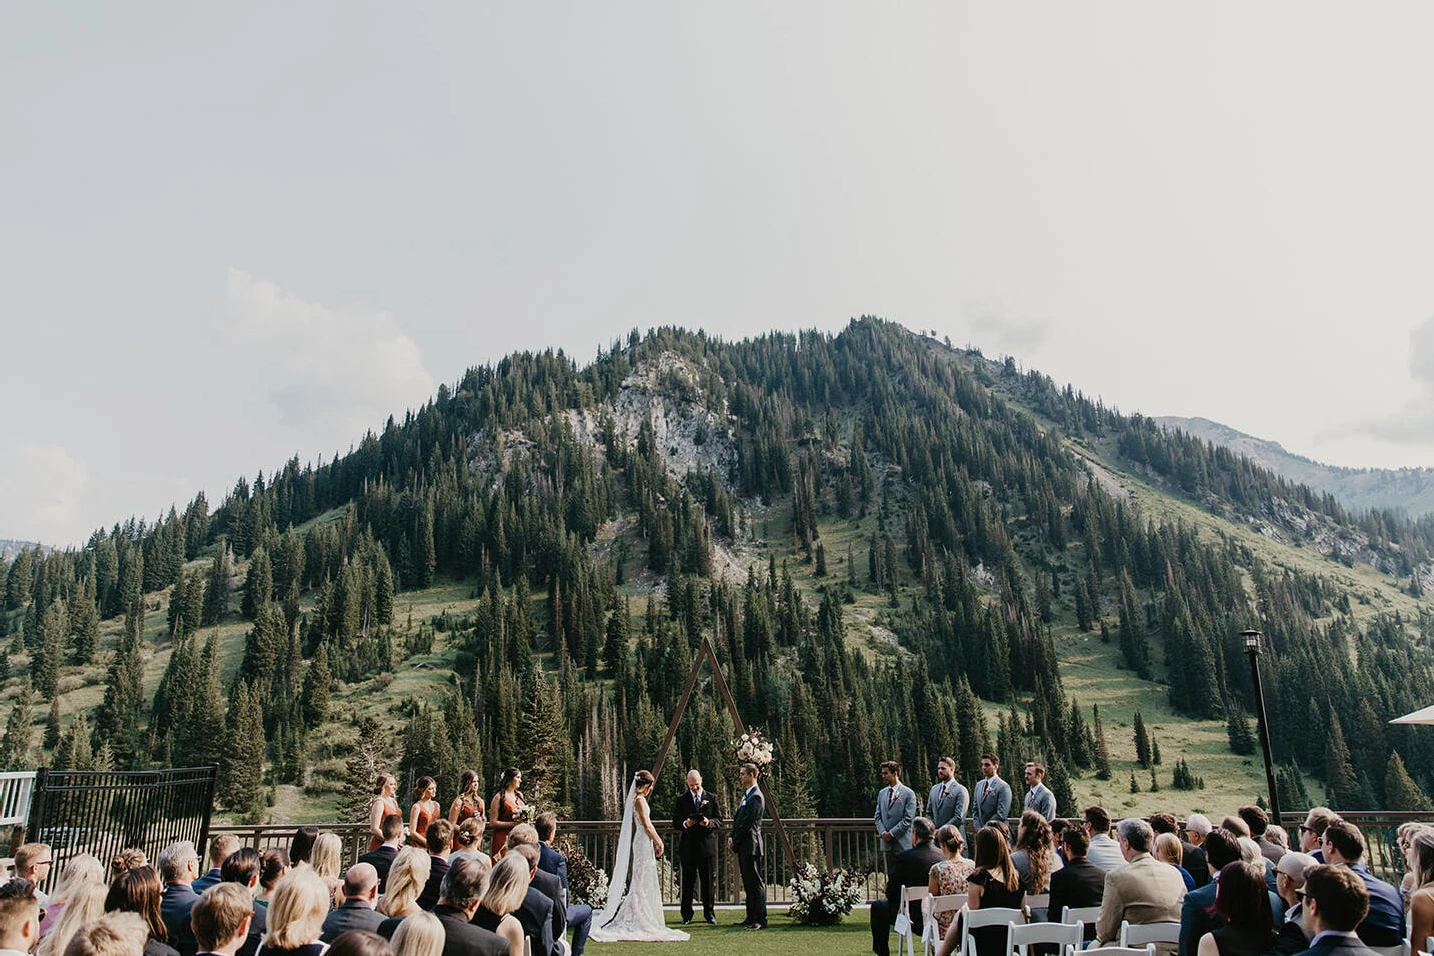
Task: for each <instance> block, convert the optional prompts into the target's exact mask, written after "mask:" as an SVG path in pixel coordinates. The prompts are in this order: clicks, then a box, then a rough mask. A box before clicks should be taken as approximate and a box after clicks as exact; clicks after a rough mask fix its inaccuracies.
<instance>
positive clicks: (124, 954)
mask: <svg viewBox="0 0 1434 956" xmlns="http://www.w3.org/2000/svg"><path fill="white" fill-rule="evenodd" d="M148 942H149V933H148V932H147V931H146V927H145V923H144V920H143V919H141V918H140V916H139V914H137V913H128V912H123V913H106V914H105V915H104V916H101V917H100V918H99V919H97V920H95V921H94V922H93V923H90V924H89V925H88V926H84V927H82V928H81V929H80V931H79V932H78V933H76V934H75V936H74V938H73V939H71V940H70V945H68V946H66V947H65V954H64V956H143V954H144V947H145V944H146V943H148Z"/></svg>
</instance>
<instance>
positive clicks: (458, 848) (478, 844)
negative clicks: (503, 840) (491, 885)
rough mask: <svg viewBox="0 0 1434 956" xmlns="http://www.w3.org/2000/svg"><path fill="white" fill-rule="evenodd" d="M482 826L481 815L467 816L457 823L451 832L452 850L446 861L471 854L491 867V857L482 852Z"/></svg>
mask: <svg viewBox="0 0 1434 956" xmlns="http://www.w3.org/2000/svg"><path fill="white" fill-rule="evenodd" d="M484 826H485V824H484V820H483V818H482V817H469V818H468V819H466V820H464V821H463V822H462V823H460V824H458V829H457V830H456V831H455V832H454V834H453V852H452V853H450V854H448V862H450V863H452V862H453V860H454V859H455V858H457V857H460V856H471V857H473V858H474V859H478V860H482V861H483V862H484V863H487V864H488V865H489V867H492V865H493V861H492V859H491V858H489V856H488V854H486V853H484V852H483V829H484Z"/></svg>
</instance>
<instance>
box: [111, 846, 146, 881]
mask: <svg viewBox="0 0 1434 956" xmlns="http://www.w3.org/2000/svg"><path fill="white" fill-rule="evenodd" d="M142 866H149V859H148V858H147V857H146V856H145V855H144V851H143V850H141V849H139V848H138V847H133V846H130V847H125V848H124V849H123V850H120V851H119V852H118V853H116V854H115V855H114V859H112V860H110V872H109V877H108V879H109V882H111V883H113V882H114V881H115V880H116V879H118V878H119V875H120V874H121V873H125V872H128V871H129V870H137V869H139V868H140V867H142Z"/></svg>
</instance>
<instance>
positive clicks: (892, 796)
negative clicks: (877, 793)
mask: <svg viewBox="0 0 1434 956" xmlns="http://www.w3.org/2000/svg"><path fill="white" fill-rule="evenodd" d="M895 800H896V788H895V787H892V788H891V789H890V790H888V791H886V805H887V806H888V807H889V806H891V804H892V802H893V801H895Z"/></svg>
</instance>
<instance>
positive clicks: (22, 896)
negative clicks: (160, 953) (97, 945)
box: [0, 876, 144, 954]
mask: <svg viewBox="0 0 1434 956" xmlns="http://www.w3.org/2000/svg"><path fill="white" fill-rule="evenodd" d="M39 940H40V898H39V897H38V896H36V895H35V884H34V882H33V881H32V880H27V879H25V878H24V877H23V876H17V877H14V878H12V879H10V880H8V881H6V882H5V883H4V884H0V951H3V952H6V953H21V954H24V953H29V952H32V951H33V950H34V949H35V944H36V943H37V942H39ZM139 948H140V949H141V950H143V949H144V943H143V942H141V943H140V947H139Z"/></svg>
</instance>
